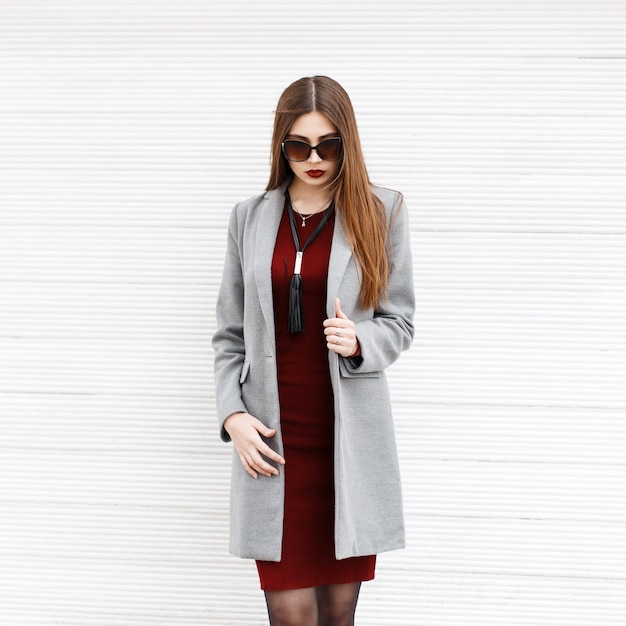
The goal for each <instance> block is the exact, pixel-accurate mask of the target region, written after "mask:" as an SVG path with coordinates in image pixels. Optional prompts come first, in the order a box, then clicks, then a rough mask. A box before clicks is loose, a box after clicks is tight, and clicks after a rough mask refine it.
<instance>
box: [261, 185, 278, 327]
mask: <svg viewBox="0 0 626 626" xmlns="http://www.w3.org/2000/svg"><path fill="white" fill-rule="evenodd" d="M284 205H285V190H284V188H280V189H273V190H271V191H268V192H267V193H266V194H265V198H264V200H263V202H262V203H261V204H260V205H259V206H258V207H257V209H256V210H257V212H258V215H256V216H255V217H256V247H255V259H254V275H255V280H256V284H257V290H258V295H259V305H260V307H261V311H262V312H263V317H264V319H265V323H266V325H267V331H268V333H269V336H270V337H273V336H274V303H273V296H272V256H273V254H274V246H275V244H276V235H277V234H278V227H279V226H280V219H281V217H282V214H283V208H284Z"/></svg>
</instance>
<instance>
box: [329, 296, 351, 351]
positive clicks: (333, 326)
mask: <svg viewBox="0 0 626 626" xmlns="http://www.w3.org/2000/svg"><path fill="white" fill-rule="evenodd" d="M335 316H336V317H331V318H329V319H327V320H324V334H325V335H326V347H327V348H328V349H329V350H331V351H332V352H336V353H337V354H339V355H341V356H345V357H351V356H355V355H356V354H358V348H359V342H358V340H357V338H356V332H355V328H354V322H353V321H351V320H349V319H348V316H347V315H346V314H345V313H344V312H343V311H342V310H341V303H340V302H339V298H337V299H336V300H335Z"/></svg>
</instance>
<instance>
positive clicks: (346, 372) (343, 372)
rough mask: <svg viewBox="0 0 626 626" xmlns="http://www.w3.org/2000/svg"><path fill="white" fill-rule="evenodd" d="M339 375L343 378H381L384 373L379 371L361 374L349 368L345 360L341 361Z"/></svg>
mask: <svg viewBox="0 0 626 626" xmlns="http://www.w3.org/2000/svg"><path fill="white" fill-rule="evenodd" d="M339 375H340V376H341V377H342V378H381V377H382V375H383V373H382V372H381V371H379V370H374V371H370V372H360V371H358V370H356V371H355V370H352V369H350V368H349V367H348V365H347V364H346V362H345V360H344V359H341V358H340V359H339Z"/></svg>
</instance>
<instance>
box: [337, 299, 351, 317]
mask: <svg viewBox="0 0 626 626" xmlns="http://www.w3.org/2000/svg"><path fill="white" fill-rule="evenodd" d="M335 316H336V317H338V318H339V319H343V320H347V319H348V316H347V315H346V314H345V313H344V312H343V311H342V310H341V302H339V298H335Z"/></svg>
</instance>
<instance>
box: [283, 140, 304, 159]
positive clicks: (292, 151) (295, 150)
mask: <svg viewBox="0 0 626 626" xmlns="http://www.w3.org/2000/svg"><path fill="white" fill-rule="evenodd" d="M283 149H284V151H285V156H286V157H287V158H288V159H289V160H290V161H306V160H307V159H308V158H309V152H310V151H311V146H309V144H308V143H304V141H294V140H293V139H290V140H287V141H285V142H284V143H283Z"/></svg>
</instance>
